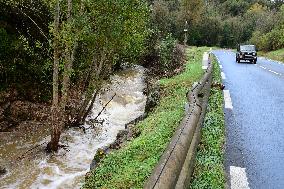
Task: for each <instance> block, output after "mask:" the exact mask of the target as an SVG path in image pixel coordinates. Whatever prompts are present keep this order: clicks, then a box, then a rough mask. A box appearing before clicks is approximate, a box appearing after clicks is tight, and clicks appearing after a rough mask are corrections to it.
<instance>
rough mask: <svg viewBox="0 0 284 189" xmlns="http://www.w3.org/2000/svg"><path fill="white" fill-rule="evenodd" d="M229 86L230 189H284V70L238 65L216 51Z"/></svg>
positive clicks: (265, 63)
mask: <svg viewBox="0 0 284 189" xmlns="http://www.w3.org/2000/svg"><path fill="white" fill-rule="evenodd" d="M213 53H214V54H215V55H216V57H217V58H218V60H219V63H220V65H221V66H220V67H221V68H222V69H221V70H222V72H223V73H222V76H223V82H224V84H225V86H226V88H225V89H226V91H224V95H225V118H226V150H225V168H226V173H227V177H228V185H229V187H230V188H233V189H235V188H251V189H283V188H284V65H283V64H280V63H278V62H273V61H270V60H266V59H264V58H259V60H258V62H257V64H256V65H254V64H250V63H245V62H244V63H240V64H238V63H236V62H235V53H233V52H231V51H221V50H218V51H213Z"/></svg>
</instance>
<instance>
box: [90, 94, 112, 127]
mask: <svg viewBox="0 0 284 189" xmlns="http://www.w3.org/2000/svg"><path fill="white" fill-rule="evenodd" d="M115 96H116V93H115V94H114V95H113V96H112V97H111V99H110V100H109V101H108V102H107V103H106V104H105V105H104V107H103V109H102V110H101V111H100V112H99V113H98V115H97V116H96V117H95V118H94V119H92V120H95V122H96V123H101V124H102V123H103V122H104V120H103V121H101V122H100V121H98V120H97V119H98V117H99V116H100V115H101V114H102V113H103V111H104V110H105V109H106V107H107V105H108V104H109V103H110V102H111V101H112V100H113V99H114V97H115ZM91 127H92V126H90V127H88V128H85V130H87V129H90V128H91Z"/></svg>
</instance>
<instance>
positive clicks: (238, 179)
mask: <svg viewBox="0 0 284 189" xmlns="http://www.w3.org/2000/svg"><path fill="white" fill-rule="evenodd" d="M230 177H231V178H230V180H231V189H249V183H248V178H247V174H246V169H245V168H241V167H235V166H230Z"/></svg>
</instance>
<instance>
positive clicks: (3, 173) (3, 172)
mask: <svg viewBox="0 0 284 189" xmlns="http://www.w3.org/2000/svg"><path fill="white" fill-rule="evenodd" d="M6 173H7V170H6V169H5V168H4V167H0V176H2V175H5V174H6Z"/></svg>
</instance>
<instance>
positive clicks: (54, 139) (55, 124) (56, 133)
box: [47, 0, 61, 151]
mask: <svg viewBox="0 0 284 189" xmlns="http://www.w3.org/2000/svg"><path fill="white" fill-rule="evenodd" d="M59 15H60V5H59V0H57V1H56V5H55V14H54V52H53V55H54V63H53V99H52V113H51V116H52V132H51V141H50V142H49V144H48V145H47V150H48V151H57V150H58V146H59V139H60V135H61V128H60V123H59V116H60V115H59V114H60V109H59V105H58V96H59V95H58V92H59V91H58V86H59V81H58V78H59V77H58V74H59Z"/></svg>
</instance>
